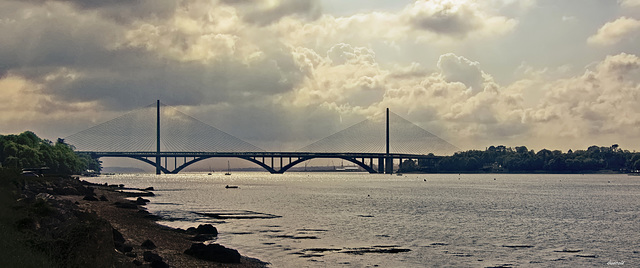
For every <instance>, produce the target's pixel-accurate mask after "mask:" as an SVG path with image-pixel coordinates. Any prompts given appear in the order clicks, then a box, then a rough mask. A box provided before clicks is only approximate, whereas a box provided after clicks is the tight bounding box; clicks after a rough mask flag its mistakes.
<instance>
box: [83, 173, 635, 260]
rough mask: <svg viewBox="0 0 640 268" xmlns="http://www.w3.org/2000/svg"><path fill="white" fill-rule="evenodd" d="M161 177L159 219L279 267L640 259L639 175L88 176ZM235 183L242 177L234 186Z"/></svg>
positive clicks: (156, 203) (157, 182) (141, 182)
mask: <svg viewBox="0 0 640 268" xmlns="http://www.w3.org/2000/svg"><path fill="white" fill-rule="evenodd" d="M85 179H86V180H88V181H91V182H96V183H105V182H106V183H110V184H125V185H126V186H128V187H140V188H145V187H149V186H153V187H154V188H155V191H154V193H155V194H156V196H155V197H151V198H149V199H150V200H151V203H150V204H149V205H147V206H146V207H147V209H148V210H149V211H150V212H151V213H154V214H156V215H159V216H161V217H162V220H161V223H162V224H165V225H168V226H171V227H177V228H188V227H191V226H197V225H198V224H202V223H212V224H214V226H216V227H217V228H218V231H219V232H220V234H219V237H218V238H217V240H216V241H215V242H216V243H220V244H222V245H225V246H228V247H231V248H235V249H238V250H239V251H240V253H241V254H243V255H247V256H250V257H254V258H258V259H261V260H263V261H266V262H269V263H271V267H434V266H436V267H437V266H440V267H442V266H445V267H447V266H448V267H495V266H519V267H585V266H603V265H607V264H609V265H620V264H623V265H624V266H635V267H637V266H639V265H640V219H639V217H638V214H639V213H640V177H639V176H627V175H620V174H613V175H602V174H597V175H589V174H587V175H580V174H577V175H548V174H517V175H514V174H473V175H468V174H461V175H458V174H405V175H404V176H396V175H381V174H364V173H286V174H281V175H272V174H267V173H233V174H232V175H231V176H225V175H223V174H222V173H214V174H213V175H207V174H197V173H185V174H177V175H161V176H156V175H148V174H130V175H113V176H102V177H96V178H85ZM226 185H235V186H238V188H237V189H226V188H225V186H226Z"/></svg>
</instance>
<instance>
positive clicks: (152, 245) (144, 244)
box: [140, 239, 156, 249]
mask: <svg viewBox="0 0 640 268" xmlns="http://www.w3.org/2000/svg"><path fill="white" fill-rule="evenodd" d="M140 246H141V247H142V248H146V249H155V248H156V244H155V243H153V241H151V240H149V239H147V240H145V241H144V242H142V245H140Z"/></svg>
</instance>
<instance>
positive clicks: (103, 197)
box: [100, 195, 109, 201]
mask: <svg viewBox="0 0 640 268" xmlns="http://www.w3.org/2000/svg"><path fill="white" fill-rule="evenodd" d="M100 201H109V199H107V197H106V196H104V195H101V196H100Z"/></svg>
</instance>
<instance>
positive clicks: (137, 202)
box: [136, 197, 149, 206]
mask: <svg viewBox="0 0 640 268" xmlns="http://www.w3.org/2000/svg"><path fill="white" fill-rule="evenodd" d="M148 202H149V199H144V198H142V197H138V199H136V205H141V206H144V205H146V204H147V203H148Z"/></svg>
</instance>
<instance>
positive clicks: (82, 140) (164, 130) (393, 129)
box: [65, 101, 459, 174]
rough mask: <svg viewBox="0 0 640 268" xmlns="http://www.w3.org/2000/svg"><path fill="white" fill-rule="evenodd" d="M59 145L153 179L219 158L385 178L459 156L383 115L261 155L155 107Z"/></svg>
mask: <svg viewBox="0 0 640 268" xmlns="http://www.w3.org/2000/svg"><path fill="white" fill-rule="evenodd" d="M65 141H66V142H67V143H69V144H71V145H73V146H75V148H76V150H77V151H78V152H79V153H85V154H89V155H91V156H92V157H93V158H103V157H125V158H133V159H137V160H140V161H142V162H145V163H148V164H150V165H152V166H155V167H156V174H161V173H165V174H176V173H178V172H180V171H182V170H183V169H185V168H186V167H188V166H190V165H192V164H195V163H197V162H200V161H202V160H205V159H209V158H220V157H231V158H240V159H244V160H247V161H249V162H252V163H255V164H257V165H259V166H261V167H262V168H264V169H265V170H267V171H269V172H270V173H275V174H281V173H284V172H286V171H287V170H289V169H291V168H292V167H294V166H296V165H298V164H300V163H302V162H305V161H308V160H311V159H316V158H333V159H336V158H337V159H344V160H347V161H349V162H352V163H354V164H356V165H358V166H359V167H361V168H362V169H364V170H366V171H367V172H369V173H388V174H391V173H393V162H394V160H395V159H398V160H399V163H402V161H403V160H406V159H409V160H420V159H433V158H436V156H434V155H443V154H451V153H453V152H455V151H458V150H459V149H458V148H457V147H455V146H453V145H451V144H450V143H448V142H446V141H444V140H442V139H440V138H439V137H437V136H435V135H433V134H431V133H430V132H428V131H426V130H424V129H422V128H420V127H419V126H417V125H415V124H413V123H411V122H409V121H407V120H406V119H404V118H402V117H400V116H398V115H396V114H395V113H391V112H389V109H387V112H386V121H385V120H373V119H367V120H364V121H362V122H360V123H358V124H355V125H353V126H351V127H349V128H347V129H344V130H342V131H340V132H338V133H335V134H333V135H331V136H328V137H326V138H324V139H321V140H319V141H317V142H314V143H312V144H310V145H308V146H305V147H303V148H301V149H299V150H297V151H294V152H267V151H265V150H263V149H261V148H259V147H257V146H255V145H253V144H251V143H248V142H246V141H243V140H241V139H239V138H237V137H235V136H233V135H231V134H228V133H226V132H224V131H222V130H219V129H217V128H215V127H213V126H210V125H208V124H206V123H203V122H202V121H200V120H198V119H195V118H193V117H191V116H189V115H187V114H185V113H182V112H180V111H178V110H177V109H175V108H173V107H170V106H167V105H164V104H162V103H160V101H157V103H154V104H152V105H149V106H147V107H144V108H141V109H138V110H135V111H132V112H129V113H127V114H125V115H123V116H120V117H117V118H115V119H112V120H110V121H107V122H104V123H102V124H99V125H96V126H94V127H91V128H89V129H86V130H83V131H80V132H78V133H76V134H73V135H71V136H68V137H66V138H65ZM169 159H172V160H173V161H169ZM163 160H164V161H163ZM376 161H377V162H376ZM163 162H164V164H163ZM376 163H377V165H376ZM171 166H172V167H171ZM170 168H172V169H170Z"/></svg>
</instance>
